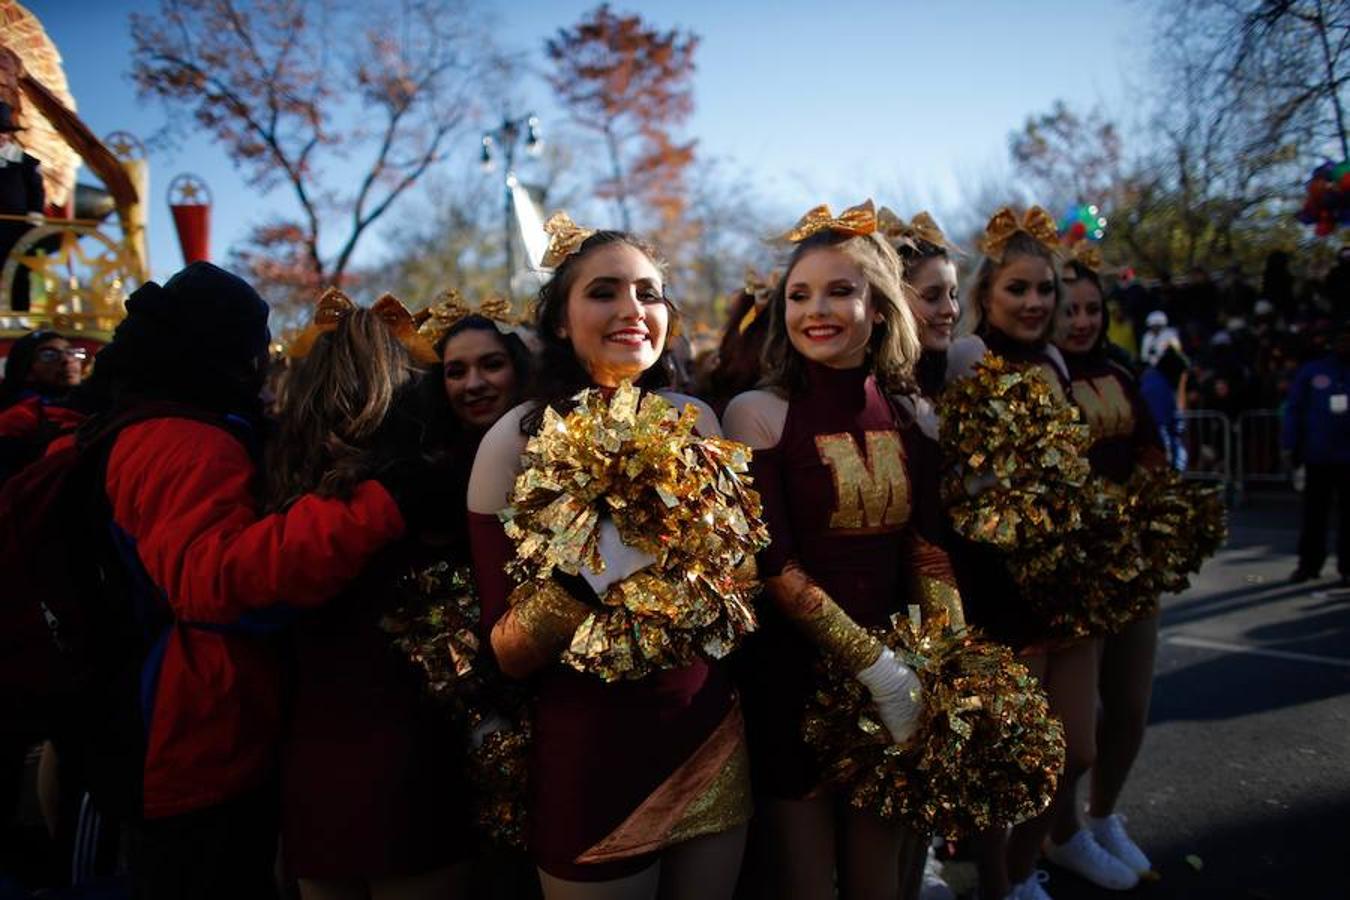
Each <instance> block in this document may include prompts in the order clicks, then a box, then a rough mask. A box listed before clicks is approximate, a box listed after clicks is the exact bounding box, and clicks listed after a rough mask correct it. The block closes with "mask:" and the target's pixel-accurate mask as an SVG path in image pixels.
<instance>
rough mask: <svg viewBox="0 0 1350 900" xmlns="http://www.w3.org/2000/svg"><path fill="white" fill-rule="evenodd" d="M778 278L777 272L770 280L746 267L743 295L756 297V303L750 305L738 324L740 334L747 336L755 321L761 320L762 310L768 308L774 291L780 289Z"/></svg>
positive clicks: (737, 328) (737, 329)
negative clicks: (746, 333) (747, 331)
mask: <svg viewBox="0 0 1350 900" xmlns="http://www.w3.org/2000/svg"><path fill="white" fill-rule="evenodd" d="M778 278H779V275H778V273H777V272H774V273H773V274H771V275H770V276H769V277H768V278H764V277H763V276H762V275H760V274H759V273H758V272H756V271H755V270H754V269H751V268H749V267H748V266H747V267H746V270H745V287H743V288H741V293H743V294H749V295H750V296H751V297H754V298H755V302H754V303H752V304H751V305H750V308H749V309H747V310H746V311H745V315H743V316H741V320H740V321H739V322H737V323H736V331H737V333H738V334H745V332H746V330H747V329H748V328H749V327H750V326H751V325H752V324H754V321H755V319H758V318H759V314H760V310H762V309H764V308H765V307H766V306H768V304H769V301H770V300H771V299H772V298H773V292H774V289H775V288H777V287H778Z"/></svg>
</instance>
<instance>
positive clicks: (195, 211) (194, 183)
mask: <svg viewBox="0 0 1350 900" xmlns="http://www.w3.org/2000/svg"><path fill="white" fill-rule="evenodd" d="M169 212H171V213H173V224H174V228H176V229H177V230H178V246H179V247H181V248H182V250H183V263H184V264H185V265H186V264H187V263H194V262H200V261H203V260H208V259H210V258H211V191H210V190H209V189H208V188H207V187H206V182H204V181H202V180H201V179H200V178H198V177H197V176H196V175H188V174H186V173H185V174H182V175H179V176H177V177H175V178H174V180H173V181H171V182H169Z"/></svg>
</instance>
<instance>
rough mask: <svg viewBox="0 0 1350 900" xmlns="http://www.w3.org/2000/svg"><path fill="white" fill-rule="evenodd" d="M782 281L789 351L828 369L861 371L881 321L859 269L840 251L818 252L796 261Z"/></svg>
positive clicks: (818, 250)
mask: <svg viewBox="0 0 1350 900" xmlns="http://www.w3.org/2000/svg"><path fill="white" fill-rule="evenodd" d="M785 281H786V284H787V288H786V292H785V299H784V303H785V304H786V306H785V307H784V309H783V324H784V326H785V327H786V328H787V335H788V340H789V341H790V342H791V343H792V346H793V348H794V349H795V350H796V351H797V352H798V353H800V354H801V355H802V356H804V357H806V358H807V359H809V360H811V361H813V362H818V363H820V364H821V365H826V366H829V367H830V368H832V369H852V368H856V367H858V366H860V365H862V364H863V360H865V359H866V358H867V345H868V343H869V342H870V341H871V339H872V327H873V326H874V325H875V324H876V323H877V322H879V321H881V316H880V315H879V314H878V313H877V312H876V309H875V308H874V306H873V304H872V298H871V286H870V285H869V284H868V283H867V278H866V277H865V276H864V275H863V271H862V268H861V267H860V266H859V265H858V264H857V263H856V262H854V261H853V260H852V259H851V258H850V257H849V256H848V255H847V254H846V253H844V252H843V251H841V250H836V249H834V248H832V247H820V248H818V249H815V250H811V251H808V252H807V253H806V254H804V255H803V256H802V257H801V259H799V260H797V264H796V265H794V266H793V267H792V269H791V271H789V272H788V273H787V277H786V279H785Z"/></svg>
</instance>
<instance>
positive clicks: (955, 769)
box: [803, 615, 1064, 836]
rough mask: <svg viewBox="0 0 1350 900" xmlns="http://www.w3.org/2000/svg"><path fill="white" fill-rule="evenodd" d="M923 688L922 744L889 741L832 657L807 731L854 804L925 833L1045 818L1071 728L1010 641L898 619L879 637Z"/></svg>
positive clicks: (941, 622) (867, 701) (821, 671)
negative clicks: (1051, 705) (1058, 715)
mask: <svg viewBox="0 0 1350 900" xmlns="http://www.w3.org/2000/svg"><path fill="white" fill-rule="evenodd" d="M877 636H878V637H879V638H880V639H881V640H882V642H883V643H885V644H886V645H887V646H889V647H890V648H891V649H892V650H894V651H895V652H896V655H897V656H898V657H899V658H900V659H901V660H902V661H903V662H905V663H906V664H907V665H909V666H910V667H911V668H912V669H913V670H914V671H915V673H916V674H917V675H918V677H919V681H920V683H921V684H922V686H923V696H922V699H923V709H922V712H921V713H920V717H919V723H918V728H917V730H916V732H915V734H914V737H913V738H912V739H911V740H910V741H909V742H908V743H907V744H904V745H898V744H894V743H892V742H891V740H890V737H889V735H888V734H887V732H886V730H885V728H884V727H883V726H882V725H881V720H880V718H879V717H878V716H877V713H876V709H875V706H874V705H873V704H872V703H871V698H870V695H869V694H868V692H867V689H866V688H865V687H863V686H862V684H861V683H860V682H859V681H858V680H857V678H856V677H854V676H853V675H852V673H850V672H848V671H846V670H845V669H844V668H842V667H841V666H839V665H837V664H835V663H833V662H832V661H830V660H829V659H827V658H822V659H821V660H820V662H819V663H818V664H817V673H818V675H819V684H818V687H817V689H816V690H815V692H814V693H813V694H812V696H811V697H810V698H809V700H808V704H807V710H806V715H805V717H804V719H803V736H804V737H805V739H806V742H807V744H809V745H810V746H811V747H812V748H813V749H814V750H815V752H816V754H817V756H818V758H819V759H820V760H821V762H822V763H823V765H824V766H825V770H826V774H827V777H828V778H829V779H830V781H832V782H833V783H835V784H836V785H837V786H838V788H839V789H840V790H841V791H842V792H843V795H844V796H845V797H846V798H847V799H848V801H849V803H850V804H852V805H853V806H854V807H855V808H857V809H860V810H866V811H868V812H871V813H873V814H875V815H877V816H880V817H881V818H883V819H886V820H888V821H901V822H905V823H906V824H908V825H909V826H910V827H912V828H914V829H915V830H917V831H919V832H920V833H925V834H941V835H946V836H957V835H962V834H971V833H974V832H978V831H983V830H985V829H987V828H990V827H995V826H1000V825H1009V824H1012V823H1015V822H1020V821H1022V820H1024V819H1028V818H1030V817H1032V816H1034V815H1037V814H1038V813H1040V812H1041V811H1042V810H1044V809H1045V808H1046V806H1048V805H1049V803H1050V800H1051V798H1052V797H1053V796H1054V792H1055V785H1056V783H1057V781H1058V778H1059V773H1060V772H1061V771H1062V769H1063V767H1064V732H1063V728H1062V727H1061V725H1060V723H1059V721H1058V720H1057V719H1055V718H1054V717H1053V716H1051V715H1050V710H1049V706H1048V705H1047V703H1046V699H1045V693H1044V692H1043V691H1042V690H1041V688H1040V685H1039V684H1038V683H1037V681H1036V679H1035V678H1034V677H1032V675H1031V673H1030V672H1028V671H1027V669H1026V668H1025V667H1024V666H1022V665H1021V664H1020V663H1018V662H1017V661H1016V660H1015V659H1014V658H1013V656H1012V654H1011V652H1010V651H1009V650H1008V649H1007V648H1006V647H1003V646H1002V645H999V644H993V643H989V642H985V641H981V640H978V639H977V638H976V637H974V636H972V634H971V633H969V632H967V631H965V630H964V629H960V630H955V629H952V628H950V627H948V624H947V620H946V617H945V616H944V615H937V616H934V617H931V618H930V619H929V620H928V621H926V622H925V623H923V624H922V625H916V624H915V623H913V622H912V621H911V620H909V619H906V618H903V617H896V618H895V619H894V620H893V621H892V625H891V627H890V629H888V630H886V631H883V632H878V635H877Z"/></svg>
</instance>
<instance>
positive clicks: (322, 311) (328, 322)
mask: <svg viewBox="0 0 1350 900" xmlns="http://www.w3.org/2000/svg"><path fill="white" fill-rule="evenodd" d="M355 309H356V304H355V303H353V302H352V300H351V298H350V297H348V296H347V295H346V294H344V293H342V291H340V290H338V289H337V288H335V287H330V288H329V289H328V290H326V291H324V292H323V293H322V294H321V295H320V296H319V301H318V303H316V304H315V305H314V321H313V322H311V323H310V324H309V327H307V328H306V329H305V330H304V331H302V332H300V334H299V335H298V336H297V337H296V338H295V340H293V341H291V345H290V347H288V348H287V351H286V355H287V356H290V357H291V358H292V359H300V358H302V357H305V356H308V355H309V353H310V351H311V350H313V349H314V342H315V341H317V340H318V339H319V335H321V334H326V333H327V332H330V331H332V330H334V329H335V328H337V327H338V324H339V323H340V322H341V321H342V320H343V319H345V318H347V317H348V316H349V315H351V314H352V311H353V310H355ZM371 312H373V313H374V314H375V315H376V316H378V317H379V319H380V321H381V322H383V323H384V324H385V325H386V326H387V327H388V328H389V330H390V332H392V333H393V335H394V337H395V338H397V339H398V341H399V343H401V344H403V346H404V347H406V348H407V350H408V353H409V354H410V355H411V356H412V358H413V359H414V360H416V361H417V362H418V363H420V364H422V365H429V364H431V363H434V362H436V353H435V351H434V350H432V349H431V345H430V344H428V343H427V342H426V339H425V338H423V337H422V336H421V335H419V334H418V333H417V326H416V324H415V323H414V322H413V317H412V313H410V312H408V308H407V307H406V306H404V305H403V304H402V303H400V302H399V301H398V299H397V298H396V297H394V296H393V295H392V294H385V295H384V296H383V297H381V298H380V299H379V300H377V301H375V305H374V306H373V307H371Z"/></svg>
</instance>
